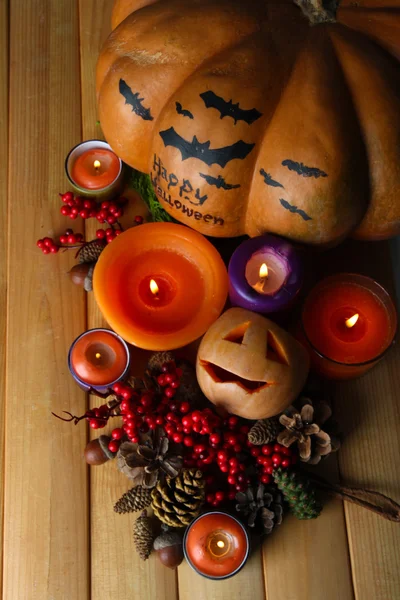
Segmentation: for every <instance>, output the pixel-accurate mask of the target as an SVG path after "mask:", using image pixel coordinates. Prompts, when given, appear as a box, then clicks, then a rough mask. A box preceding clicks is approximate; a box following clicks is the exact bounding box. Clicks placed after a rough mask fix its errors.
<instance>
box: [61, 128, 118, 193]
mask: <svg viewBox="0 0 400 600" xmlns="http://www.w3.org/2000/svg"><path fill="white" fill-rule="evenodd" d="M77 167H78V169H77ZM74 170H75V172H76V173H77V174H78V175H75V177H79V181H77V180H75V179H74ZM65 173H66V175H67V178H68V181H69V183H70V185H71V187H72V188H73V190H74V192H75V193H76V194H78V195H79V196H83V197H85V198H93V199H95V200H98V201H104V200H110V199H111V198H115V197H116V196H118V194H120V193H121V191H122V187H123V178H124V169H123V163H122V160H121V159H120V158H118V157H117V155H116V154H115V153H114V152H113V150H112V149H111V146H110V145H109V144H107V142H103V141H102V140H87V141H86V142H82V143H80V144H78V145H77V146H75V147H74V148H72V150H70V151H69V153H68V155H67V158H66V159H65ZM110 179H111V181H110ZM102 183H104V185H103V186H102ZM99 185H100V187H98V186H99Z"/></svg>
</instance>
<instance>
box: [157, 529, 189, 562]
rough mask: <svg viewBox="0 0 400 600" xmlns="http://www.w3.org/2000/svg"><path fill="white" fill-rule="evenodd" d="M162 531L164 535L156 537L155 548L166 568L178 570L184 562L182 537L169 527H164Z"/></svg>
mask: <svg viewBox="0 0 400 600" xmlns="http://www.w3.org/2000/svg"><path fill="white" fill-rule="evenodd" d="M162 529H163V533H161V534H160V535H159V536H158V537H156V539H155V540H154V544H153V548H154V550H155V552H156V553H157V556H158V558H159V559H160V562H161V563H162V564H163V565H164V566H165V567H169V568H170V569H176V567H178V566H179V565H180V564H181V562H182V560H183V544H182V537H181V535H180V534H179V533H177V532H176V531H173V530H170V529H169V528H168V526H165V525H163V526H162Z"/></svg>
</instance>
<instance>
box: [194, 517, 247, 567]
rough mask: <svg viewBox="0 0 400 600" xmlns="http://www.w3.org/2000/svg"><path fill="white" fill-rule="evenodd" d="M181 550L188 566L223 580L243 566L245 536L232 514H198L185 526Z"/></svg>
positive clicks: (245, 548)
mask: <svg viewBox="0 0 400 600" xmlns="http://www.w3.org/2000/svg"><path fill="white" fill-rule="evenodd" d="M183 551H184V554H185V557H186V560H187V561H188V563H189V565H190V566H191V567H192V568H193V569H194V570H195V571H196V572H197V573H199V575H203V577H207V578H208V579H227V578H228V577H232V576H233V575H235V574H236V573H237V572H238V571H240V569H241V568H242V567H243V566H244V564H245V563H246V561H247V558H248V556H249V552H250V541H249V536H248V534H247V532H246V529H245V528H244V526H243V525H242V524H241V523H240V521H239V520H238V519H236V518H235V517H233V516H231V515H229V514H227V513H224V512H221V511H213V512H208V513H205V514H203V515H200V516H199V517H197V519H195V520H194V521H193V522H192V523H191V525H189V527H188V528H187V530H186V532H185V536H184V540H183Z"/></svg>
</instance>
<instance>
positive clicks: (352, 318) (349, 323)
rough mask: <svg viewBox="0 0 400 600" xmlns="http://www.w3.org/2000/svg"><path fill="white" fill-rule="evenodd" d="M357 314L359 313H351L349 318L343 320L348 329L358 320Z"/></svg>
mask: <svg viewBox="0 0 400 600" xmlns="http://www.w3.org/2000/svg"><path fill="white" fill-rule="evenodd" d="M359 316H360V315H359V314H358V313H356V314H355V315H353V316H352V317H350V319H346V321H345V324H346V327H348V328H349V329H350V328H351V327H354V325H355V324H356V323H357V321H358V318H359Z"/></svg>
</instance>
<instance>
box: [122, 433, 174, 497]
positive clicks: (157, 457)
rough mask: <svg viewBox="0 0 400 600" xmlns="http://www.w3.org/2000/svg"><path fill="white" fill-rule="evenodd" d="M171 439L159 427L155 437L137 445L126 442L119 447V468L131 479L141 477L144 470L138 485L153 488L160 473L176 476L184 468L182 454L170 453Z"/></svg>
mask: <svg viewBox="0 0 400 600" xmlns="http://www.w3.org/2000/svg"><path fill="white" fill-rule="evenodd" d="M168 449H169V439H168V438H167V437H166V436H165V435H164V432H163V430H162V429H161V427H158V428H157V430H156V431H155V433H154V436H153V438H150V439H148V440H147V441H146V442H145V443H144V444H140V445H138V446H137V445H136V444H132V443H130V442H124V443H123V444H121V446H120V449H119V453H118V455H119V459H120V460H119V461H118V467H119V469H120V470H121V471H122V472H123V473H124V474H125V475H126V476H127V477H130V478H131V479H135V478H136V477H139V473H140V471H138V470H137V469H139V470H140V469H141V470H142V479H141V481H139V480H138V483H137V484H136V485H143V487H145V488H152V487H154V486H155V485H156V483H157V481H158V479H159V477H160V475H161V474H162V473H163V474H165V475H168V477H171V478H172V477H176V476H177V475H178V473H179V472H180V470H181V469H182V465H183V459H182V456H178V455H177V454H172V453H171V452H170V453H168Z"/></svg>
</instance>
